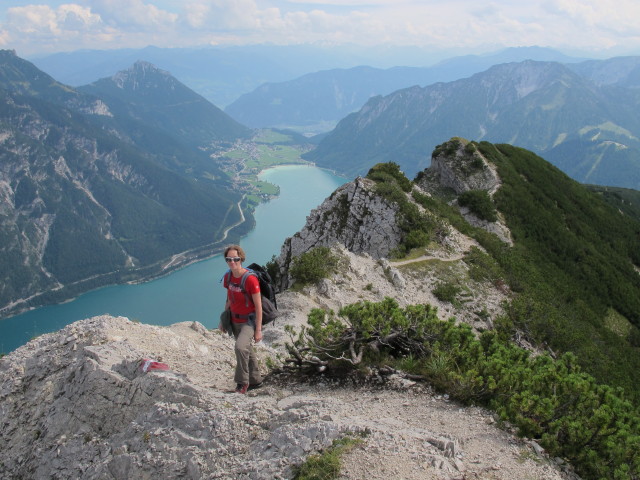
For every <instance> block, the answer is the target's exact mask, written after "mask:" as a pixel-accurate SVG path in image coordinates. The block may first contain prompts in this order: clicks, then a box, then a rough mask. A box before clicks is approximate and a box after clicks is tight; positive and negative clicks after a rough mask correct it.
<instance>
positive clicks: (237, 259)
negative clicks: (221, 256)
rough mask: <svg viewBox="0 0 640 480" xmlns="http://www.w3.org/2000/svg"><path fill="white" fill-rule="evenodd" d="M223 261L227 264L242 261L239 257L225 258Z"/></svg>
mask: <svg viewBox="0 0 640 480" xmlns="http://www.w3.org/2000/svg"><path fill="white" fill-rule="evenodd" d="M225 260H226V262H227V263H231V262H239V261H240V260H242V259H241V258H240V257H225Z"/></svg>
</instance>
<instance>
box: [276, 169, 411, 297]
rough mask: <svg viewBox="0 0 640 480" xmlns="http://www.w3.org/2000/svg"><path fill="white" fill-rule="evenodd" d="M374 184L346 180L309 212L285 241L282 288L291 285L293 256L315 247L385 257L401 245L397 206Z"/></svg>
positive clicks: (361, 179) (359, 178)
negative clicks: (383, 195)
mask: <svg viewBox="0 0 640 480" xmlns="http://www.w3.org/2000/svg"><path fill="white" fill-rule="evenodd" d="M374 186H375V183H374V182H373V181H372V180H369V179H366V178H362V177H358V178H356V179H355V180H354V181H352V182H349V183H346V184H345V185H343V186H342V187H340V188H338V189H337V190H336V191H335V192H334V193H333V194H332V195H331V196H330V197H329V198H327V199H326V200H325V201H324V202H323V203H322V204H321V205H320V206H319V207H318V208H316V209H315V210H313V211H312V212H311V213H310V214H309V216H308V217H307V222H306V224H305V226H304V227H303V228H302V230H300V231H299V232H298V233H296V234H295V235H294V236H293V237H289V238H287V239H286V240H285V242H284V245H283V246H282V249H281V252H280V257H279V259H278V263H279V265H280V267H281V272H282V275H281V278H282V280H281V285H280V288H281V290H285V289H286V288H287V287H288V286H289V284H290V279H289V278H288V275H287V272H288V267H289V264H290V262H291V259H293V258H295V257H297V256H298V255H300V254H302V253H304V252H307V251H309V250H311V249H312V248H315V247H321V246H322V247H328V246H332V245H335V244H341V245H344V246H345V247H346V248H347V249H348V250H349V251H351V252H353V253H367V254H369V255H371V256H372V257H373V258H384V257H387V256H388V255H389V253H390V252H391V251H392V250H393V249H394V248H396V247H397V246H398V244H399V243H400V241H401V239H402V232H401V230H400V228H399V226H398V217H397V213H398V207H397V205H394V204H392V203H389V202H388V201H387V200H385V199H384V198H382V197H381V196H380V195H377V194H376V193H375V191H374Z"/></svg>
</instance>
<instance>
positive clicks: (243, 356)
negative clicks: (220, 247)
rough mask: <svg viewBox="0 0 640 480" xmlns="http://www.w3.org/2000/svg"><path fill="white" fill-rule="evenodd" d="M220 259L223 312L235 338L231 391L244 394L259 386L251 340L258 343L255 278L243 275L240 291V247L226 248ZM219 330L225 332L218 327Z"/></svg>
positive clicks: (259, 311) (259, 319)
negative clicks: (224, 296)
mask: <svg viewBox="0 0 640 480" xmlns="http://www.w3.org/2000/svg"><path fill="white" fill-rule="evenodd" d="M224 259H225V261H226V262H227V265H228V266H229V272H228V273H226V274H225V276H224V287H225V288H226V289H227V301H226V303H225V309H229V310H230V311H231V329H232V330H233V336H234V337H235V339H236V346H235V351H236V372H235V376H234V380H235V383H236V390H235V391H236V392H237V393H247V390H251V389H253V388H258V387H260V386H261V385H262V376H261V375H260V368H259V365H258V357H257V355H256V351H255V349H254V348H253V345H252V340H254V339H255V341H256V343H258V342H260V341H261V340H262V300H261V297H260V283H259V282H258V277H256V276H255V275H247V277H246V279H245V285H244V291H243V290H242V287H241V282H242V276H243V275H244V274H245V273H246V272H247V271H248V270H247V269H246V268H244V267H243V266H242V262H244V261H245V260H246V255H245V253H244V250H242V248H241V247H240V245H229V246H227V247H226V248H225V249H224ZM220 330H222V331H223V332H224V331H225V330H224V327H223V326H222V324H220Z"/></svg>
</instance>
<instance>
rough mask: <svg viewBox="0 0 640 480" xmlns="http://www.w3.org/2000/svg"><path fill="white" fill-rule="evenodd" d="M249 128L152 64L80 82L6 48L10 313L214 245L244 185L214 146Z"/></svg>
mask: <svg viewBox="0 0 640 480" xmlns="http://www.w3.org/2000/svg"><path fill="white" fill-rule="evenodd" d="M86 92H92V93H86ZM154 120H155V121H154ZM171 122H173V123H171ZM179 125H183V126H185V128H184V129H180V128H179ZM194 125H198V127H199V128H197V129H195V128H194V129H192V128H187V127H193V126H194ZM249 132H250V131H249V129H248V128H246V127H243V126H241V125H239V124H238V123H237V122H235V121H233V120H231V119H230V118H229V117H228V116H227V115H226V114H224V113H223V112H222V111H220V110H219V109H217V108H216V107H214V106H213V105H210V104H208V103H207V102H206V101H205V100H204V99H203V98H202V97H200V96H199V95H197V94H195V93H194V92H191V91H190V90H188V89H187V88H186V87H185V86H184V85H182V84H180V83H179V82H177V81H176V80H175V79H173V78H172V77H170V76H168V75H167V74H166V73H165V72H162V71H160V70H158V69H156V68H155V67H152V66H150V65H148V64H137V65H135V66H134V67H133V68H131V69H130V70H127V71H126V72H120V73H119V74H117V75H115V76H114V77H112V78H110V79H104V80H101V81H99V82H96V83H95V84H94V85H91V86H88V87H86V88H84V89H73V88H71V87H68V86H66V85H63V84H61V83H58V82H57V81H56V80H54V79H53V78H52V77H50V76H49V75H47V74H45V73H44V72H42V71H41V70H39V69H37V68H36V67H35V66H34V65H33V64H31V63H29V62H27V61H25V60H23V59H21V58H19V57H17V56H16V55H15V54H14V53H13V52H10V51H0V195H1V196H2V202H1V203H0V315H2V316H4V315H7V314H9V313H11V312H15V311H19V310H20V309H21V308H25V307H28V306H33V305H41V304H43V303H47V302H52V301H60V300H63V299H65V298H69V297H71V296H74V295H76V294H78V293H80V292H83V291H86V290H88V289H91V288H95V287H97V286H101V285H105V284H109V283H117V282H122V281H126V280H132V279H138V278H142V277H146V276H150V275H154V274H158V273H160V272H162V271H163V270H164V266H165V264H167V263H168V262H169V260H170V259H171V257H172V256H173V255H175V254H178V253H181V252H187V251H191V252H192V255H191V256H190V255H186V256H184V257H183V258H182V259H180V260H178V261H177V263H176V265H179V264H181V263H184V262H185V261H189V259H190V258H193V255H199V254H202V253H206V252H207V251H211V249H212V248H213V246H214V244H215V242H216V241H220V240H222V239H223V234H224V233H225V230H226V228H227V227H229V226H230V225H232V224H234V223H237V222H238V221H239V220H240V218H241V217H240V212H239V210H238V208H237V206H236V204H237V202H239V201H240V200H241V195H240V194H239V193H237V192H234V191H232V190H231V189H230V185H229V182H228V180H227V176H226V175H224V174H223V173H222V172H221V170H220V169H219V168H218V167H217V166H216V165H215V163H214V162H213V161H212V160H211V158H210V157H209V156H208V154H207V153H206V152H205V151H204V150H206V149H212V148H215V145H214V143H215V142H233V141H234V139H236V138H241V137H244V136H246V135H247V134H248V133H249ZM244 228H245V229H246V228H248V227H246V226H245V227H244ZM240 230H242V229H240ZM234 235H237V234H236V233H234ZM176 265H174V267H175V266H176Z"/></svg>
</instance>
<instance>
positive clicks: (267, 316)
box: [223, 263, 280, 326]
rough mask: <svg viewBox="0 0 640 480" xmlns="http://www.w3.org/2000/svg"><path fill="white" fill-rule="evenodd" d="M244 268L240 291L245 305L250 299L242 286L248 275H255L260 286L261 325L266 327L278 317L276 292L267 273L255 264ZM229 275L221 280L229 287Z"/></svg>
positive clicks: (228, 273)
mask: <svg viewBox="0 0 640 480" xmlns="http://www.w3.org/2000/svg"><path fill="white" fill-rule="evenodd" d="M245 268H246V269H247V271H246V272H245V273H244V275H242V279H241V280H240V288H241V289H242V293H244V296H245V299H246V304H247V305H249V301H250V299H251V297H250V295H249V294H248V293H247V292H246V290H245V288H244V285H245V283H246V281H247V277H248V276H249V275H255V276H256V277H258V283H259V284H260V297H261V298H262V325H263V326H264V325H267V324H269V323H271V322H273V321H274V320H275V319H276V318H278V316H280V312H278V304H277V303H276V290H275V287H274V284H273V280H272V279H271V275H269V272H267V271H266V270H265V269H264V267H262V266H260V265H258V264H257V263H252V264H251V265H249V266H248V267H245ZM229 275H231V271H228V272H227V273H225V274H224V277H223V278H224V281H225V285H229Z"/></svg>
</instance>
